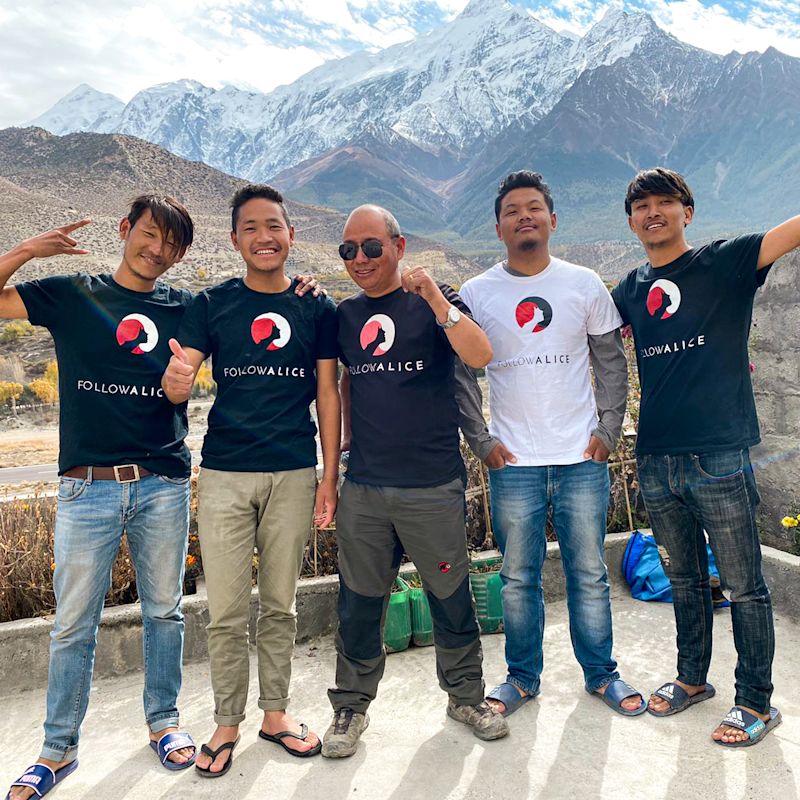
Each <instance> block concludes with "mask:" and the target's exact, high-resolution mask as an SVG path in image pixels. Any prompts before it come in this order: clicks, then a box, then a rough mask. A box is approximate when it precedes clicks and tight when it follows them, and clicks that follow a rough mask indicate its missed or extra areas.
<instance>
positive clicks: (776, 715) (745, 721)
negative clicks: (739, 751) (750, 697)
mask: <svg viewBox="0 0 800 800" xmlns="http://www.w3.org/2000/svg"><path fill="white" fill-rule="evenodd" d="M781 722H783V719H782V718H781V712H780V711H778V709H777V708H774V707H770V709H769V720H768V721H767V722H764V720H763V719H759V718H758V717H757V716H756V715H755V714H751V713H750V712H749V711H745V710H744V709H743V708H739V706H734V707H733V708H732V709H731V710H730V711H729V712H728V713H727V714H726V715H725V718H724V719H723V720H722V722H720V725H727V726H728V727H730V728H738V730H740V731H744V732H745V733H746V734H747V735H748V737H749V738H748V739H745V740H744V741H743V742H723V741H722V740H721V739H714V741H715V742H716V743H717V744H720V745H722V746H723V747H751V746H752V745H754V744H758V743H759V742H760V741H761V740H762V739H763V738H764V737H765V736H766V735H767V734H768V733H769V732H770V731H771V730H772V729H773V728H777V727H778V725H780V724H781ZM712 739H713V737H712Z"/></svg>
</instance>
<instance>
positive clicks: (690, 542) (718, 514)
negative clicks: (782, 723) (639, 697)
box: [637, 450, 775, 714]
mask: <svg viewBox="0 0 800 800" xmlns="http://www.w3.org/2000/svg"><path fill="white" fill-rule="evenodd" d="M637 463H638V467H639V484H640V486H641V491H642V497H643V498H644V502H645V506H646V508H647V513H648V515H649V517H650V525H651V527H652V529H653V534H654V536H655V538H656V542H657V543H658V545H659V552H660V554H661V561H662V564H663V565H664V571H665V572H666V573H667V577H668V578H669V579H670V582H671V583H672V597H673V604H674V607H675V623H676V626H677V629H678V680H680V681H683V682H684V683H688V684H692V685H698V686H699V685H702V684H704V683H705V682H706V677H707V674H708V667H709V663H710V662H711V628H712V619H713V618H712V603H711V588H710V586H709V580H708V556H707V553H706V543H705V536H704V534H703V530H704V529H705V531H706V532H707V533H708V541H709V544H710V545H711V550H712V551H713V553H714V558H715V559H716V561H717V567H718V568H719V574H720V581H721V583H722V588H723V589H725V590H726V591H727V592H729V594H730V600H731V621H732V623H733V639H734V643H735V645H736V652H737V654H738V661H737V664H736V700H735V702H736V704H737V705H743V706H747V707H749V708H752V709H754V710H756V711H758V712H759V713H762V714H763V713H767V712H768V711H769V701H770V697H771V695H772V682H771V676H772V658H773V655H774V652H775V631H774V627H773V621H772V603H771V600H770V595H769V589H768V588H767V585H766V583H765V582H764V577H763V575H762V574H761V545H760V542H759V539H758V530H757V529H756V519H755V516H756V507H757V506H758V502H759V497H758V491H757V490H756V482H755V478H754V477H753V468H752V465H751V464H750V457H749V454H748V451H747V450H729V451H725V452H721V453H707V454H680V455H658V456H656V455H640V456H638V457H637Z"/></svg>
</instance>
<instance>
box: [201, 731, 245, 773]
mask: <svg viewBox="0 0 800 800" xmlns="http://www.w3.org/2000/svg"><path fill="white" fill-rule="evenodd" d="M238 736H239V726H238V725H217V729H216V730H215V731H214V734H213V736H212V737H211V738H210V739H209V740H208V747H209V749H211V750H216V749H217V748H218V747H220V746H222V745H223V744H225V743H226V742H235V741H236V738H237V737H238ZM230 755H231V751H230V749H227V750H223V751H222V752H221V753H220V754H219V755H218V756H217V757H216V758H215V759H214V763H213V764H212V763H211V758H210V757H209V756H207V755H206V754H205V753H204V752H203V751H202V750H199V751H198V753H197V761H195V765H196V766H198V767H199V768H200V769H207V770H208V771H209V772H221V771H222V768H223V767H224V766H225V762H226V761H227V760H228V759H229V758H230Z"/></svg>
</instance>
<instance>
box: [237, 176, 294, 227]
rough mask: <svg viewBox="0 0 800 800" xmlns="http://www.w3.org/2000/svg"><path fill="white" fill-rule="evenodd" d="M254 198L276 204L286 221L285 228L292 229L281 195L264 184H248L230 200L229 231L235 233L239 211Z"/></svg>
mask: <svg viewBox="0 0 800 800" xmlns="http://www.w3.org/2000/svg"><path fill="white" fill-rule="evenodd" d="M255 197H262V198H263V199H264V200H270V201H271V202H273V203H277V204H278V205H279V206H280V207H281V213H282V214H283V218H284V219H285V220H286V227H287V228H291V227H292V223H291V222H290V221H289V212H288V211H287V210H286V205H285V203H284V202H283V195H282V194H281V193H280V192H279V191H278V190H277V189H275V188H274V187H273V186H269V185H267V184H266V183H248V184H247V185H245V186H242V188H241V189H239V190H238V191H237V192H236V194H234V196H233V197H232V198H231V203H230V205H231V230H232V231H233V232H234V233H235V232H236V223H237V222H238V220H239V209H240V208H241V207H242V206H243V205H244V204H245V203H246V202H247V201H248V200H252V199H253V198H255Z"/></svg>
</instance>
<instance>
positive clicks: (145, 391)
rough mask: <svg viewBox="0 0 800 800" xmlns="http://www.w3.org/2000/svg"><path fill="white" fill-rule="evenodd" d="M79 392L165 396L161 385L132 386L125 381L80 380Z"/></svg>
mask: <svg viewBox="0 0 800 800" xmlns="http://www.w3.org/2000/svg"><path fill="white" fill-rule="evenodd" d="M78 391H79V392H97V393H98V394H123V395H131V396H134V397H163V396H164V390H163V389H162V388H161V387H160V386H131V385H130V384H125V383H98V382H97V381H83V380H79V381H78Z"/></svg>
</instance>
